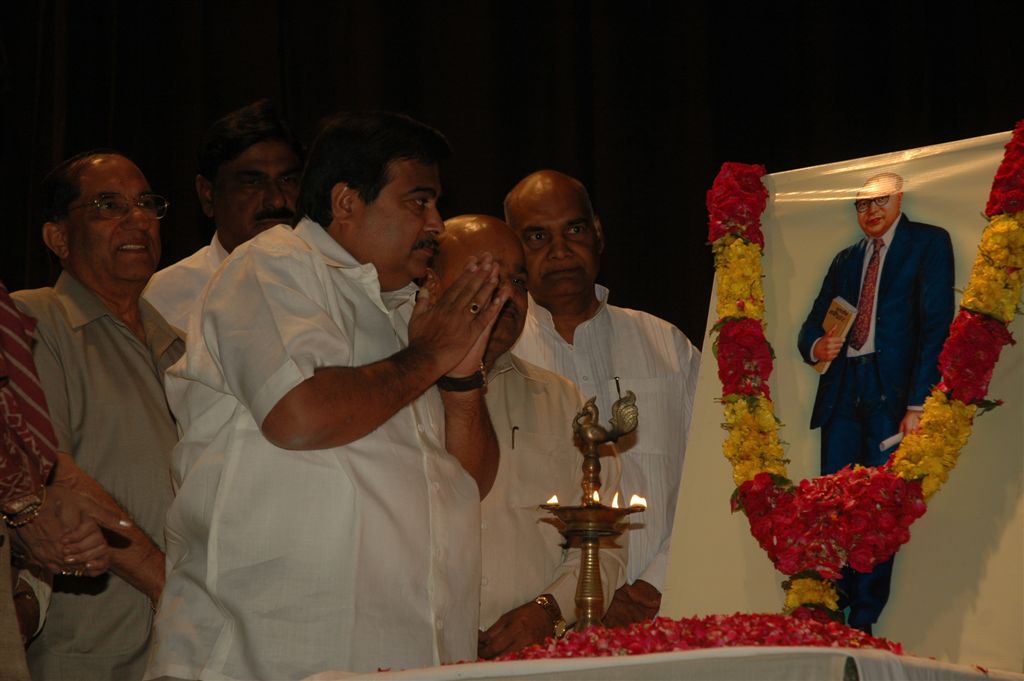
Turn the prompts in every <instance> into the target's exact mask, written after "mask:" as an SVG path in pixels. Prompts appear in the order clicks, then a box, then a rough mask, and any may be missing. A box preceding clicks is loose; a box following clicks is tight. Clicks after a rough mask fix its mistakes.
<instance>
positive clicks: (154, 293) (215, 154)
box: [143, 99, 303, 329]
mask: <svg viewBox="0 0 1024 681" xmlns="http://www.w3.org/2000/svg"><path fill="white" fill-rule="evenodd" d="M302 158H303V148H302V144H300V143H299V141H298V140H297V139H296V138H295V136H294V135H292V132H291V130H290V129H289V127H288V124H287V123H286V122H285V120H284V119H283V118H281V116H280V115H279V114H278V113H277V109H276V107H275V106H274V104H273V102H271V101H270V100H267V99H261V100H259V101H256V102H253V103H251V104H247V105H245V106H243V107H241V108H240V109H236V110H234V111H232V112H231V113H228V114H227V115H225V116H223V117H222V118H220V119H218V120H217V121H216V122H215V123H213V125H211V126H210V127H209V128H208V129H207V131H206V133H205V134H204V135H203V140H202V142H201V144H200V146H199V168H198V170H199V172H198V174H197V175H196V178H195V186H196V195H197V196H198V197H199V206H200V207H201V208H202V209H203V213H204V214H205V215H206V217H207V218H209V219H210V220H211V221H213V225H214V229H215V231H214V234H213V239H212V240H211V241H210V244H209V245H208V246H203V247H202V248H200V249H199V250H198V251H196V252H195V253H193V254H192V255H190V256H188V257H187V258H184V259H182V260H179V261H178V262H176V263H174V264H173V265H171V266H169V267H165V268H164V269H162V270H160V271H159V272H157V273H156V274H154V275H153V278H152V279H150V281H149V285H148V286H147V287H146V291H145V292H144V294H143V296H144V297H145V298H146V300H148V301H149V302H150V303H151V304H152V305H153V307H155V308H156V309H157V310H159V311H160V314H162V315H163V316H164V318H165V319H166V320H167V321H168V322H170V323H171V324H172V325H174V326H176V327H178V328H180V329H185V328H187V327H188V316H189V315H190V314H191V313H192V311H193V310H194V309H195V308H196V307H197V305H198V303H199V296H200V294H201V293H202V291H203V287H205V286H206V283H207V282H208V281H210V277H212V276H213V273H214V271H216V269H217V268H218V267H220V264H221V263H222V262H224V259H225V258H227V257H228V253H230V252H231V251H233V250H234V249H235V247H237V246H238V245H240V244H242V243H245V242H246V241H248V240H249V239H251V238H252V237H254V236H256V235H257V234H259V233H261V232H263V231H265V230H267V229H270V228H271V227H274V226H275V225H278V224H281V223H285V224H288V225H292V224H294V223H295V200H296V198H297V195H298V193H299V176H300V175H301V174H302Z"/></svg>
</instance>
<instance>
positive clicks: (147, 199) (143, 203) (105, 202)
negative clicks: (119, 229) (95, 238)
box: [68, 194, 171, 220]
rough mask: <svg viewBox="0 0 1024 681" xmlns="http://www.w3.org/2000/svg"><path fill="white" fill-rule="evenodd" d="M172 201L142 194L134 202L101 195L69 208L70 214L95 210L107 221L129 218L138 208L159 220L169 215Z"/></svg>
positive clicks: (114, 196) (122, 195) (119, 197)
mask: <svg viewBox="0 0 1024 681" xmlns="http://www.w3.org/2000/svg"><path fill="white" fill-rule="evenodd" d="M170 205H171V203H170V201H168V200H167V199H165V198H164V197H162V196H160V195H159V194H140V195H139V198H137V199H135V200H134V201H132V200H130V199H128V197H126V196H125V195H124V194H100V195H99V196H97V197H96V198H95V199H93V200H92V201H86V202H85V203H80V204H78V205H77V206H68V212H70V211H73V210H76V209H78V208H95V209H96V211H97V212H98V213H99V214H100V217H102V218H106V219H107V220H118V219H120V218H123V217H125V216H127V215H128V214H129V213H131V212H132V209H133V208H135V207H138V208H140V209H141V210H142V212H143V213H145V214H146V215H148V216H150V217H154V218H156V219H157V220H159V219H161V218H162V217H163V216H165V215H167V208H168V207H169V206H170Z"/></svg>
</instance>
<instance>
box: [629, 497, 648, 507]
mask: <svg viewBox="0 0 1024 681" xmlns="http://www.w3.org/2000/svg"><path fill="white" fill-rule="evenodd" d="M629 505H630V506H639V507H641V508H647V500H646V499H644V498H643V497H642V496H640V495H638V494H634V495H633V496H632V497H630V498H629Z"/></svg>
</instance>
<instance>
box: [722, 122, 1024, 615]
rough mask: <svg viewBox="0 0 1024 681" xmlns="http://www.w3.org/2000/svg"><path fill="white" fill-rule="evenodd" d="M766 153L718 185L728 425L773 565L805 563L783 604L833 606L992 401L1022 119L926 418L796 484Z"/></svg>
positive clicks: (789, 568)
mask: <svg viewBox="0 0 1024 681" xmlns="http://www.w3.org/2000/svg"><path fill="white" fill-rule="evenodd" d="M764 174H765V169H764V168H763V167H762V166H759V165H744V164H738V163H726V164H725V165H723V166H722V170H721V172H720V173H719V175H718V177H717V178H716V179H715V182H714V184H713V186H712V188H711V190H710V191H709V192H708V197H707V204H708V213H709V240H710V241H711V247H712V251H713V253H714V256H715V268H716V270H717V273H718V301H717V308H716V309H717V312H718V315H719V321H718V323H717V324H716V325H715V328H714V331H716V332H717V338H716V340H715V342H714V345H713V349H714V352H715V356H716V357H717V359H718V375H719V378H720V379H721V381H722V403H723V407H724V412H725V422H724V423H723V425H722V427H723V428H725V429H726V431H728V435H727V437H726V439H725V442H724V443H723V453H724V454H725V457H726V458H727V459H728V460H729V462H730V463H731V464H732V467H733V480H734V482H735V483H736V486H737V489H736V492H735V493H734V494H733V499H732V507H733V510H734V511H736V510H743V511H744V512H745V513H746V515H747V519H748V521H749V522H750V529H751V533H752V534H753V536H754V537H755V538H756V539H757V541H758V543H759V544H760V545H761V547H762V548H764V550H765V551H766V552H767V553H768V556H769V558H770V559H771V560H772V562H773V563H774V565H775V567H776V568H777V569H778V570H779V571H780V572H782V573H784V574H787V575H791V576H793V577H792V578H791V579H789V580H787V581H786V582H785V583H784V584H783V587H784V589H785V590H786V604H785V611H786V612H787V613H796V614H798V615H800V614H806V613H808V612H814V611H817V612H819V613H821V614H824V615H828V616H830V617H833V618H839V617H841V616H840V615H839V613H838V612H837V608H838V605H837V602H838V594H837V591H836V588H835V586H834V584H833V582H832V581H831V580H835V579H838V578H839V576H840V571H841V569H842V567H843V566H844V565H849V566H850V567H852V568H853V569H855V570H857V571H860V572H867V571H870V570H871V568H872V567H874V566H875V565H877V564H878V563H880V562H882V561H885V560H888V558H889V557H891V556H892V555H893V554H894V553H895V552H896V551H897V550H898V549H899V547H900V546H901V545H902V544H904V543H906V542H907V541H908V540H909V538H910V532H909V527H910V525H911V524H912V523H913V522H914V521H915V520H916V519H917V518H919V517H920V516H921V515H923V514H924V512H925V510H926V506H925V500H927V499H928V498H930V497H931V496H932V495H933V494H934V493H935V492H937V491H938V490H939V488H940V487H941V486H942V484H943V483H945V482H946V480H947V479H948V477H949V472H950V471H951V470H952V468H953V467H954V466H955V465H956V461H957V457H958V455H959V453H960V450H961V449H962V448H963V447H964V445H965V444H966V442H967V439H968V437H969V436H970V433H971V426H972V424H973V419H974V416H975V415H976V413H978V410H979V409H985V408H991V407H992V406H994V405H995V404H998V403H991V402H986V401H985V396H986V394H987V392H988V384H989V381H990V380H991V378H992V370H993V368H994V366H995V363H996V361H997V360H998V359H999V354H1000V351H1001V349H1002V347H1003V346H1004V345H1006V344H1010V343H1013V342H1014V341H1013V338H1012V336H1011V335H1010V332H1009V331H1008V329H1007V324H1008V323H1009V322H1010V321H1011V320H1012V319H1013V316H1014V314H1015V313H1016V312H1017V311H1019V307H1018V302H1019V301H1020V296H1021V287H1022V284H1024V121H1021V122H1019V123H1018V124H1017V126H1016V128H1015V129H1014V132H1013V136H1012V138H1011V140H1010V142H1009V143H1008V144H1007V145H1006V154H1005V156H1004V159H1003V162H1002V164H1001V165H1000V167H999V170H998V171H997V173H996V176H995V180H994V182H993V185H992V192H991V194H990V198H989V201H988V204H987V205H986V209H985V214H986V215H987V216H988V217H989V218H990V221H989V224H988V226H987V227H986V229H985V231H984V233H983V235H982V238H981V243H980V245H979V247H978V255H977V258H976V259H975V261H974V265H973V268H972V271H971V277H970V280H969V283H968V285H967V288H966V290H965V291H964V295H963V300H962V302H961V310H960V312H959V314H958V315H957V317H956V319H955V320H954V322H953V324H952V326H951V328H950V335H949V337H948V339H947V340H946V343H945V345H944V346H943V350H942V353H941V355H940V358H939V369H940V372H941V375H942V380H941V382H940V383H939V384H938V385H937V386H935V388H934V390H933V391H932V394H931V395H930V396H929V397H928V399H927V400H926V401H925V405H924V413H923V414H922V418H921V422H920V427H919V429H918V430H917V431H915V432H914V433H912V434H910V435H908V436H907V437H906V438H904V440H903V442H902V443H901V444H900V447H899V448H898V449H897V450H896V452H894V453H893V455H892V456H891V457H890V459H889V461H888V462H887V463H886V465H885V466H882V467H879V468H863V467H861V466H854V467H852V468H845V469H843V470H841V471H839V472H837V473H835V474H832V475H827V476H821V477H818V478H814V479H811V480H803V481H801V482H800V483H799V485H794V484H793V482H792V481H791V480H790V479H789V478H788V477H787V472H786V463H787V461H786V459H785V458H784V455H783V449H782V443H781V441H780V440H779V436H778V425H779V422H778V420H777V419H776V417H775V415H774V409H773V406H772V402H771V399H770V393H769V387H768V378H769V376H770V375H771V372H772V359H773V354H772V351H771V346H770V345H769V344H768V341H767V340H766V339H765V336H764V293H763V289H762V286H761V278H762V276H763V275H762V270H761V252H762V250H763V248H764V235H763V234H762V232H761V223H760V216H761V214H762V213H763V212H764V209H765V206H766V204H767V200H768V191H767V190H766V189H765V187H764V185H763V184H762V182H761V177H762V176H763V175H764Z"/></svg>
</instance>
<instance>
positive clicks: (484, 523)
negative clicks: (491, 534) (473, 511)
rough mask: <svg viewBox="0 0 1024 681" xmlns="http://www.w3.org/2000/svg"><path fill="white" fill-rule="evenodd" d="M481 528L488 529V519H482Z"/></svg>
mask: <svg viewBox="0 0 1024 681" xmlns="http://www.w3.org/2000/svg"><path fill="white" fill-rule="evenodd" d="M480 529H481V530H486V529H487V521H486V520H484V521H481V523H480Z"/></svg>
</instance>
